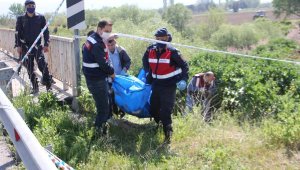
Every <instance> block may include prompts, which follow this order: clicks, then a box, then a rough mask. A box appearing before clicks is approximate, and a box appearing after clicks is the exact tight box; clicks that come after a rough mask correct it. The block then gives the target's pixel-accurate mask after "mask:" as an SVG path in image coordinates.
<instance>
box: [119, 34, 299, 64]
mask: <svg viewBox="0 0 300 170" xmlns="http://www.w3.org/2000/svg"><path fill="white" fill-rule="evenodd" d="M116 35H117V36H119V37H126V38H132V39H136V40H141V41H146V42H151V43H153V42H156V43H162V44H167V45H168V44H171V45H174V46H179V47H185V48H191V49H195V50H201V51H207V52H211V53H222V54H229V55H234V56H240V57H246V58H254V59H262V60H271V61H279V62H286V63H292V64H297V65H300V61H293V60H282V59H275V58H267V57H259V56H252V55H247V54H239V53H232V52H228V51H221V50H213V49H208V48H201V47H195V46H190V45H183V44H178V43H170V42H166V41H159V40H155V39H150V38H144V37H139V36H135V35H129V34H123V33H116Z"/></svg>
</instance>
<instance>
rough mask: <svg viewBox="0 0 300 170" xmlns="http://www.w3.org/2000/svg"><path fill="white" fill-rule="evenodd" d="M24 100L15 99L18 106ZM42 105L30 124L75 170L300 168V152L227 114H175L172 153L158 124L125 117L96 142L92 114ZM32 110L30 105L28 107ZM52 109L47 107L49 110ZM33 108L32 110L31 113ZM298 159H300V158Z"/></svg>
mask: <svg viewBox="0 0 300 170" xmlns="http://www.w3.org/2000/svg"><path fill="white" fill-rule="evenodd" d="M24 99H26V100H27V101H30V99H29V98H27V97H26V98H22V97H20V98H16V99H15V100H14V103H15V105H16V106H19V107H20V106H21V105H23V104H24V103H23V104H22V102H24ZM40 100H41V101H43V102H41V103H40V104H32V103H31V102H27V104H26V105H27V106H28V107H27V109H28V110H26V109H25V111H27V112H26V116H32V115H34V114H33V113H32V112H34V113H39V116H38V117H37V118H36V119H35V124H32V126H33V127H34V128H33V132H34V134H35V135H36V136H37V138H38V139H39V141H40V142H41V144H42V145H43V146H45V145H47V144H52V146H53V148H54V153H55V154H57V155H58V156H59V157H60V158H61V159H63V160H64V161H66V162H67V163H68V164H70V165H71V166H72V167H74V168H76V169H299V168H300V164H299V154H297V152H295V153H294V155H292V157H288V155H287V154H286V149H285V147H284V146H283V145H282V146H280V145H279V146H277V147H272V146H271V145H269V140H268V138H266V137H265V136H264V132H263V128H261V127H260V125H259V124H257V125H256V123H253V124H249V123H247V122H244V123H241V122H240V123H237V121H236V118H234V117H231V116H229V113H226V112H223V111H222V112H217V113H216V114H215V118H214V121H213V122H212V123H211V124H207V123H205V122H203V121H202V117H201V116H200V115H199V113H198V112H197V110H200V109H199V108H195V110H194V111H195V114H188V116H186V117H183V116H173V126H174V135H173V140H172V144H171V152H167V151H166V150H165V149H164V148H163V147H161V143H162V142H163V132H162V129H159V130H158V131H155V123H154V121H150V119H138V118H136V117H133V116H128V115H127V116H125V119H121V120H119V119H117V120H116V122H117V123H118V125H114V124H111V125H110V135H109V138H98V139H93V137H92V136H93V128H92V126H93V121H94V117H95V114H94V113H93V112H90V113H86V114H82V115H74V114H70V111H68V109H66V108H65V107H64V108H63V109H60V108H59V107H57V106H56V105H55V104H53V105H52V106H49V109H47V110H45V108H43V107H45V105H44V104H43V103H45V102H47V100H49V101H53V96H52V95H49V94H42V96H41V97H40ZM29 106H30V107H29ZM47 107H48V106H47ZM29 108H30V109H29ZM297 157H298V158H297Z"/></svg>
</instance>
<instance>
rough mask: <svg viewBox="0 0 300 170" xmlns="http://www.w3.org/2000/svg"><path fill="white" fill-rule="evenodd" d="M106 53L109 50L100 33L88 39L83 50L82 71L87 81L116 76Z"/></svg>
mask: <svg viewBox="0 0 300 170" xmlns="http://www.w3.org/2000/svg"><path fill="white" fill-rule="evenodd" d="M106 51H107V48H106V46H105V44H104V42H103V40H102V38H101V37H100V36H99V34H98V33H94V34H92V35H91V36H90V37H88V39H87V41H86V43H85V45H84V46H83V50H82V59H83V63H82V71H83V74H84V75H85V77H86V78H87V79H91V80H103V79H105V78H107V77H108V76H109V75H112V74H114V68H113V67H112V66H111V65H110V64H109V61H108V53H107V52H106ZM88 65H97V66H96V67H94V66H88Z"/></svg>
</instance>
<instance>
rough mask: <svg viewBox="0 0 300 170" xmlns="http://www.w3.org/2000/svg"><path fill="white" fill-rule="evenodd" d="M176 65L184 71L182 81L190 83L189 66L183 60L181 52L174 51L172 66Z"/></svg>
mask: <svg viewBox="0 0 300 170" xmlns="http://www.w3.org/2000/svg"><path fill="white" fill-rule="evenodd" d="M172 64H175V66H176V67H179V68H181V70H182V73H181V75H182V77H181V80H184V81H186V82H187V81H188V79H189V75H188V74H189V66H188V63H187V62H186V61H185V60H184V59H183V58H182V56H181V54H180V52H179V51H178V50H173V51H172V56H171V65H172Z"/></svg>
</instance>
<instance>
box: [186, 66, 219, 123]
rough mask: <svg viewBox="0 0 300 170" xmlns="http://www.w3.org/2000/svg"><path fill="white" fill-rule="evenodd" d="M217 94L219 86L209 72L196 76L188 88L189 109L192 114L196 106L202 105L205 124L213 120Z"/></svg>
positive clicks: (187, 105)
mask: <svg viewBox="0 0 300 170" xmlns="http://www.w3.org/2000/svg"><path fill="white" fill-rule="evenodd" d="M216 93H217V86H216V84H215V75H214V73H213V72H211V71H208V72H206V73H198V74H196V75H194V76H193V78H192V80H191V81H190V82H189V84H188V87H187V98H186V107H187V109H188V110H189V111H190V112H191V111H192V110H193V106H194V105H195V104H196V105H199V104H201V106H202V110H201V114H202V115H203V119H204V121H205V122H209V121H210V120H211V119H212V111H213V110H214V103H215V102H214V101H215V100H214V99H215V98H216Z"/></svg>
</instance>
